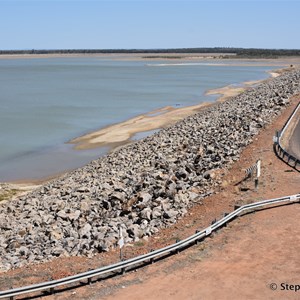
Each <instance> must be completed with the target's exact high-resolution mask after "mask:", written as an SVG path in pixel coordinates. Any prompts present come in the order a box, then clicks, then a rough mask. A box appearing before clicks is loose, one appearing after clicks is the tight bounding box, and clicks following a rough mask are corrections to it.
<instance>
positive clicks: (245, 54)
mask: <svg viewBox="0 0 300 300" xmlns="http://www.w3.org/2000/svg"><path fill="white" fill-rule="evenodd" d="M97 53H99V54H100V53H107V54H108V53H120V54H122V53H124V54H127V53H140V54H147V53H149V54H150V53H151V54H152V53H156V54H168V53H179V54H184V53H194V54H197V53H199V54H200V53H211V54H216V53H222V54H225V56H224V55H223V57H224V58H226V54H235V57H236V58H276V57H279V56H299V55H300V49H256V48H230V47H214V48H175V49H57V50H47V49H41V50H36V49H32V50H0V55H4V54H97ZM228 57H230V58H233V56H232V55H230V56H228Z"/></svg>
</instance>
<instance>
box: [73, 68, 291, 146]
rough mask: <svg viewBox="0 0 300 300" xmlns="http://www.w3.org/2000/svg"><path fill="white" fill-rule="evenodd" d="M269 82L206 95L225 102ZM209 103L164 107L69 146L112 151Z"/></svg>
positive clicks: (98, 131) (211, 92) (93, 133)
mask: <svg viewBox="0 0 300 300" xmlns="http://www.w3.org/2000/svg"><path fill="white" fill-rule="evenodd" d="M286 70H287V69H280V70H274V71H271V72H269V74H270V75H271V77H277V76H279V75H280V74H281V73H283V72H286ZM265 80H268V79H263V80H256V81H248V82H245V83H243V84H241V86H238V87H236V86H233V85H229V86H225V87H222V88H219V89H213V90H209V91H208V92H207V93H206V95H216V94H218V95H220V98H219V99H218V101H221V102H222V101H225V100H227V99H228V98H230V97H234V96H237V95H238V94H240V93H242V92H244V91H245V90H246V89H249V88H250V87H252V86H254V85H256V84H258V83H261V82H264V81H265ZM208 105H212V103H201V104H197V105H193V106H186V107H183V108H174V107H171V106H167V107H164V108H161V109H158V110H155V111H151V112H149V113H146V114H142V115H139V116H137V117H134V118H131V119H129V120H127V121H125V122H121V123H117V124H113V125H110V126H107V127H105V128H102V129H100V130H97V131H94V132H91V133H88V134H86V135H83V136H81V137H78V138H75V139H72V140H71V141H69V143H70V144H74V145H75V146H74V148H75V149H77V150H85V149H92V148H96V147H102V146H109V147H111V148H113V147H116V146H120V145H123V144H125V143H128V142H129V141H130V139H131V138H132V137H133V136H134V135H135V134H137V133H140V132H145V131H150V130H155V129H160V128H164V127H166V126H169V125H172V124H174V123H176V122H177V121H180V120H182V119H183V118H185V117H187V116H190V115H192V114H194V113H197V112H199V110H201V109H202V108H203V107H206V106H208Z"/></svg>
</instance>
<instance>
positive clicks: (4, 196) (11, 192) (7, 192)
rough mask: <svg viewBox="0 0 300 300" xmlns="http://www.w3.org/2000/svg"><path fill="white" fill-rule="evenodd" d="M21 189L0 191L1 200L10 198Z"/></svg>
mask: <svg viewBox="0 0 300 300" xmlns="http://www.w3.org/2000/svg"><path fill="white" fill-rule="evenodd" d="M18 191H19V190H17V189H11V190H5V191H3V192H0V201H4V200H9V199H11V198H12V197H13V196H15V195H16V194H17V193H18Z"/></svg>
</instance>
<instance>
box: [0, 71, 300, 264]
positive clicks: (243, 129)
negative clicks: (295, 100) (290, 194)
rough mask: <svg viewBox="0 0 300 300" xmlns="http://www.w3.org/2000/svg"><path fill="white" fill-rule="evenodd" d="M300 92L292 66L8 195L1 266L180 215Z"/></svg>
mask: <svg viewBox="0 0 300 300" xmlns="http://www.w3.org/2000/svg"><path fill="white" fill-rule="evenodd" d="M299 92H300V72H299V71H293V72H290V73H286V74H284V75H282V76H280V77H278V78H276V79H273V80H270V81H268V82H265V83H262V84H260V85H259V86H257V87H255V88H252V89H249V90H247V91H246V92H244V93H242V94H240V95H239V96H237V97H234V98H232V99H230V100H229V101H227V102H224V103H218V104H216V105H214V106H211V107H209V108H207V109H205V110H204V111H202V112H200V113H197V114H195V115H193V116H190V117H188V118H186V119H184V120H183V121H180V122H178V123H176V124H175V125H173V126H171V127H169V128H166V129H163V130H161V131H160V132H158V133H156V134H154V135H152V136H150V137H148V138H145V139H144V140H141V141H139V142H136V143H133V144H130V145H127V146H125V147H123V148H121V149H119V150H118V151H115V152H113V153H112V154H110V155H107V156H105V157H103V158H100V159H98V160H95V161H92V162H91V163H90V164H88V165H86V166H85V167H83V168H80V169H77V170H75V171H73V172H70V173H68V174H66V175H64V176H63V177H61V178H59V179H57V180H54V181H51V182H49V183H48V184H46V185H44V186H42V187H41V188H39V189H37V190H35V191H34V192H32V193H30V194H28V195H26V196H23V197H20V198H19V199H15V200H11V201H6V202H4V201H3V202H2V203H1V204H0V257H1V264H0V268H1V269H2V270H8V269H10V268H14V267H19V266H22V265H25V264H28V263H33V262H42V261H47V260H50V259H52V258H53V257H57V256H70V255H72V256H75V255H88V256H89V255H93V254H94V253H97V252H101V251H108V250H109V249H110V248H111V247H114V246H115V245H116V243H117V241H118V226H120V225H121V226H122V231H123V236H124V239H125V243H130V242H133V241H137V240H138V239H141V238H143V237H146V236H150V235H152V234H154V233H156V232H157V231H158V230H159V228H162V227H166V226H169V225H170V224H173V223H175V222H176V220H177V219H178V218H180V217H181V216H183V215H184V214H186V213H187V209H188V208H189V207H190V206H192V205H193V204H194V203H195V202H199V201H201V200H202V199H203V198H204V197H205V196H207V195H209V194H211V193H213V191H214V188H215V187H216V186H218V185H219V184H220V183H221V178H222V174H224V172H225V170H226V169H227V168H228V167H230V165H231V164H232V163H233V162H234V161H236V160H238V159H239V154H240V152H241V150H242V149H243V148H244V147H245V146H246V145H247V144H249V143H250V142H251V141H252V139H253V137H254V136H255V135H256V134H257V133H258V131H259V130H260V128H263V127H264V126H265V125H266V124H268V123H270V122H271V121H272V119H273V118H274V117H275V116H276V115H278V114H279V113H280V111H281V110H282V109H283V108H284V107H285V106H286V105H287V104H288V102H289V100H288V99H289V97H290V96H291V95H294V94H296V93H299ZM270 138H271V137H270Z"/></svg>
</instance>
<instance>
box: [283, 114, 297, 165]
mask: <svg viewBox="0 0 300 300" xmlns="http://www.w3.org/2000/svg"><path fill="white" fill-rule="evenodd" d="M295 117H296V118H297V117H298V120H297V125H296V126H295V129H294V131H293V133H292V135H291V137H290V139H289V144H288V147H287V149H286V150H287V152H288V153H289V154H291V155H293V156H294V157H296V158H298V159H299V160H300V114H298V115H296V116H295Z"/></svg>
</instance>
